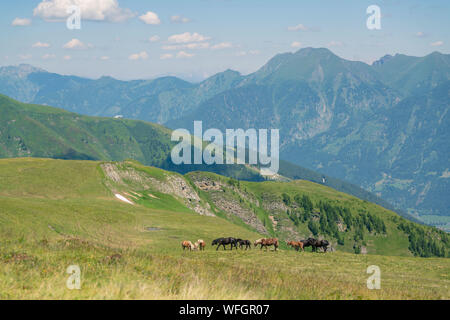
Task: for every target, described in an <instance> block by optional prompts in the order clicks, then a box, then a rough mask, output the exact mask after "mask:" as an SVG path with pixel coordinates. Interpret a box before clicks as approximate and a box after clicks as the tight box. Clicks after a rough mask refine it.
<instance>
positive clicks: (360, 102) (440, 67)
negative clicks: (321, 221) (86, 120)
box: [0, 48, 450, 226]
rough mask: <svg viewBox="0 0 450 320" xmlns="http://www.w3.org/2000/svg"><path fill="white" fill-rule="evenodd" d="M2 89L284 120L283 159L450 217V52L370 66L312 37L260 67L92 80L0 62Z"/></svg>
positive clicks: (231, 119) (143, 114) (143, 111)
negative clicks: (196, 76) (193, 75)
mask: <svg viewBox="0 0 450 320" xmlns="http://www.w3.org/2000/svg"><path fill="white" fill-rule="evenodd" d="M0 93H2V94H5V95H8V96H10V97H12V98H14V99H17V100H19V101H23V102H27V103H35V104H43V105H51V106H55V107H60V108H63V109H66V110H69V111H72V112H77V113H80V114H85V115H91V116H102V117H112V116H116V115H121V116H123V117H124V118H130V119H139V120H145V121H151V122H156V123H159V124H163V125H165V126H168V127H170V128H173V129H175V128H188V129H190V130H191V128H192V124H193V121H194V120H202V121H203V127H204V128H218V129H221V130H224V129H226V128H243V129H247V128H265V129H266V128H267V129H268V128H279V129H280V147H281V150H280V154H281V158H282V159H284V160H288V161H290V162H292V163H294V164H297V165H300V166H303V167H306V168H307V169H310V170H314V171H318V172H320V173H323V174H324V175H328V176H333V177H336V178H339V179H342V180H346V181H349V182H351V183H353V184H356V185H358V186H361V187H363V188H364V189H366V190H368V191H371V192H374V193H376V194H377V195H378V196H380V197H381V198H383V199H385V200H387V201H389V202H391V203H392V204H394V205H395V206H396V207H397V208H401V209H403V210H405V211H407V212H409V213H411V214H413V215H416V216H418V217H420V218H421V219H423V220H424V221H427V222H429V223H434V224H438V223H437V221H439V223H442V224H443V225H444V226H445V224H446V223H449V224H448V226H450V212H449V211H448V208H449V207H450V200H449V198H448V196H447V194H448V189H449V178H450V163H449V151H450V149H449V144H448V142H447V138H448V136H449V133H450V132H449V130H450V129H449V128H450V123H449V115H448V111H449V110H448V109H449V106H450V96H449V95H450V55H448V54H441V53H438V52H433V53H431V54H429V55H427V56H425V57H411V56H406V55H402V54H396V55H394V56H389V55H388V56H385V57H383V58H381V59H380V60H378V61H376V62H374V63H373V64H372V65H368V64H365V63H363V62H357V61H349V60H345V59H342V58H340V57H338V56H337V55H335V54H334V53H332V52H331V51H329V50H328V49H323V48H318V49H315V48H304V49H301V50H299V51H297V52H295V53H284V54H279V55H277V56H275V57H273V58H272V59H271V60H270V61H268V62H267V64H266V65H264V66H263V67H262V68H260V69H259V70H257V71H256V72H254V73H252V74H249V75H241V74H240V73H238V72H236V71H232V70H227V71H224V72H222V73H219V74H216V75H214V76H212V77H210V78H208V79H206V80H204V81H202V82H200V83H190V82H186V81H183V80H181V79H178V78H175V77H163V78H158V79H154V80H137V81H120V80H116V79H113V78H110V77H102V78H100V79H97V80H93V79H85V78H80V77H75V76H64V75H58V74H54V73H49V72H46V71H44V70H41V69H38V68H34V67H32V66H29V65H20V66H18V67H3V68H0ZM447 218H448V219H449V220H446V219H447ZM442 219H443V220H442Z"/></svg>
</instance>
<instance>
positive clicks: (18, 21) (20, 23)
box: [11, 18, 31, 27]
mask: <svg viewBox="0 0 450 320" xmlns="http://www.w3.org/2000/svg"><path fill="white" fill-rule="evenodd" d="M30 24H31V20H30V19H27V18H23V19H22V18H15V19H14V20H13V22H12V23H11V25H12V26H13V27H25V26H29V25H30Z"/></svg>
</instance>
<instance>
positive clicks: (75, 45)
mask: <svg viewBox="0 0 450 320" xmlns="http://www.w3.org/2000/svg"><path fill="white" fill-rule="evenodd" d="M91 46H92V45H85V44H84V43H83V42H81V41H80V40H78V39H72V40H70V41H69V42H67V43H66V44H65V45H64V46H63V48H64V49H87V48H88V47H91Z"/></svg>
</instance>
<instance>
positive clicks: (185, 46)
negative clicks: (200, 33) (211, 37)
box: [162, 42, 209, 50]
mask: <svg viewBox="0 0 450 320" xmlns="http://www.w3.org/2000/svg"><path fill="white" fill-rule="evenodd" d="M207 48H209V43H208V42H197V43H187V44H175V45H168V46H163V47H162V49H163V50H182V49H191V50H193V49H207Z"/></svg>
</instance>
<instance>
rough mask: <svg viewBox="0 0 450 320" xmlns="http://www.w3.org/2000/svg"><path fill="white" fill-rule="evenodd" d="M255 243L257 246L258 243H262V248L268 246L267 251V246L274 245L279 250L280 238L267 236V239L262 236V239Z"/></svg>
mask: <svg viewBox="0 0 450 320" xmlns="http://www.w3.org/2000/svg"><path fill="white" fill-rule="evenodd" d="M253 244H254V245H255V247H256V246H257V245H258V244H259V245H261V247H260V248H259V249H260V250H261V249H262V248H263V247H266V251H267V248H268V247H270V246H274V248H275V251H277V248H278V238H267V239H265V238H262V239H258V240H256V241H255V242H254V243H253Z"/></svg>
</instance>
